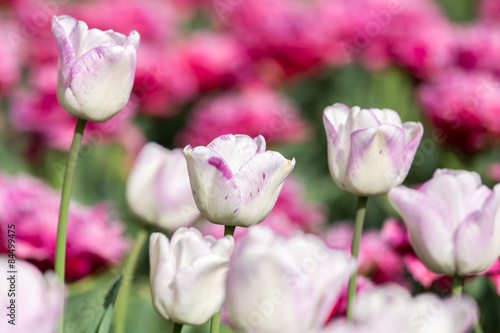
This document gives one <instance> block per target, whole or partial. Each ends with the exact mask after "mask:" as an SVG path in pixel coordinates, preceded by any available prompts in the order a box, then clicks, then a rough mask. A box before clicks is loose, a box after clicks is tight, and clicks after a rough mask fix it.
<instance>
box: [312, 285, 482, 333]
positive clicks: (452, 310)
mask: <svg viewBox="0 0 500 333" xmlns="http://www.w3.org/2000/svg"><path fill="white" fill-rule="evenodd" d="M354 313H355V314H354V316H355V318H356V323H355V324H353V323H347V322H345V321H344V320H338V321H336V322H334V323H332V324H331V325H330V326H328V328H326V329H325V330H323V331H321V333H348V332H349V333H400V332H407V333H420V332H426V333H466V332H469V330H470V329H471V328H472V325H473V324H474V322H475V320H476V319H477V318H478V315H479V309H478V307H477V304H476V303H475V302H474V300H473V299H472V298H470V297H468V296H464V297H460V298H448V299H440V298H439V297H438V296H437V295H435V294H431V293H423V294H419V295H417V296H416V297H412V296H411V294H410V292H409V291H408V290H406V289H404V288H402V287H399V286H396V285H391V284H387V285H384V286H382V287H380V288H374V289H366V290H364V291H363V292H361V293H360V294H358V298H357V300H356V304H355V309H354Z"/></svg>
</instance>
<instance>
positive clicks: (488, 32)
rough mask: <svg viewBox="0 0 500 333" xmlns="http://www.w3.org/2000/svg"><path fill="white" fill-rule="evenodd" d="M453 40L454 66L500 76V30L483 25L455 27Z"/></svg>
mask: <svg viewBox="0 0 500 333" xmlns="http://www.w3.org/2000/svg"><path fill="white" fill-rule="evenodd" d="M454 38H455V50H454V62H455V65H456V66H458V67H460V68H463V69H465V70H484V71H489V72H492V73H496V74H500V64H499V63H498V56H499V54H500V28H498V27H492V26H488V25H486V24H484V23H479V24H474V25H470V26H464V27H457V28H456V30H455V36H454Z"/></svg>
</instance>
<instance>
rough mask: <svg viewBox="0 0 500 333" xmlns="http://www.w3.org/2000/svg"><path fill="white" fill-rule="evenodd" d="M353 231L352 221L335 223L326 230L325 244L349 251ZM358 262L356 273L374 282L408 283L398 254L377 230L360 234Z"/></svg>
mask: <svg viewBox="0 0 500 333" xmlns="http://www.w3.org/2000/svg"><path fill="white" fill-rule="evenodd" d="M353 233H354V228H353V225H352V223H337V224H335V225H334V226H333V227H331V228H330V229H329V230H328V233H327V235H326V238H325V241H326V244H327V245H328V246H329V247H331V248H334V249H340V250H344V251H346V252H350V251H351V243H352V236H353ZM358 263H359V264H358V273H359V274H361V275H364V276H367V277H369V278H371V280H372V281H373V282H374V283H377V284H380V283H385V282H396V283H398V284H400V285H403V286H406V285H408V281H406V279H405V277H404V273H405V272H404V265H403V260H402V258H401V256H400V254H399V253H398V252H397V251H395V250H394V249H393V248H392V247H391V246H390V245H389V244H388V243H387V242H386V241H385V240H384V239H383V238H382V237H381V235H380V233H379V232H378V231H375V230H369V231H365V232H364V233H363V235H362V236H361V243H360V248H359V256H358Z"/></svg>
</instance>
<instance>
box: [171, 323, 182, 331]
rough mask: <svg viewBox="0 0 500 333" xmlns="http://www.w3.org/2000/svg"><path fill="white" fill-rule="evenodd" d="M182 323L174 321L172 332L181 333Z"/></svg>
mask: <svg viewBox="0 0 500 333" xmlns="http://www.w3.org/2000/svg"><path fill="white" fill-rule="evenodd" d="M181 331H182V324H178V323H174V328H173V329H172V333H181Z"/></svg>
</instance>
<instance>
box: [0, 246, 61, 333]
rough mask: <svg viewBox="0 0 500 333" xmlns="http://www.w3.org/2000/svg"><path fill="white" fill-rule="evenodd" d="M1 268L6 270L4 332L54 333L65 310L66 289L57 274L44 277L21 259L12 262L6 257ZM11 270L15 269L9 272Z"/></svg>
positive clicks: (0, 302) (0, 299)
mask: <svg viewBox="0 0 500 333" xmlns="http://www.w3.org/2000/svg"><path fill="white" fill-rule="evenodd" d="M10 265H13V266H12V267H11V266H10ZM0 267H3V269H4V274H2V275H3V276H2V278H1V279H0V290H2V293H1V294H0V306H1V307H2V312H3V316H2V317H3V318H2V320H0V332H11V333H17V332H18V333H26V332H37V333H54V332H55V331H56V329H57V327H58V325H59V319H60V317H61V315H62V311H63V307H64V304H63V301H64V286H63V284H62V282H61V281H59V279H58V278H57V276H56V275H55V274H54V272H52V271H49V272H46V273H45V274H42V272H40V271H39V270H38V268H37V267H35V266H34V265H32V264H31V263H29V262H27V261H24V260H20V259H16V260H15V262H14V263H12V262H11V263H9V258H8V257H7V256H6V255H2V256H0ZM8 267H11V268H13V269H8V270H10V271H11V272H7V273H5V269H7V268H8ZM5 314H6V315H5Z"/></svg>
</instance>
